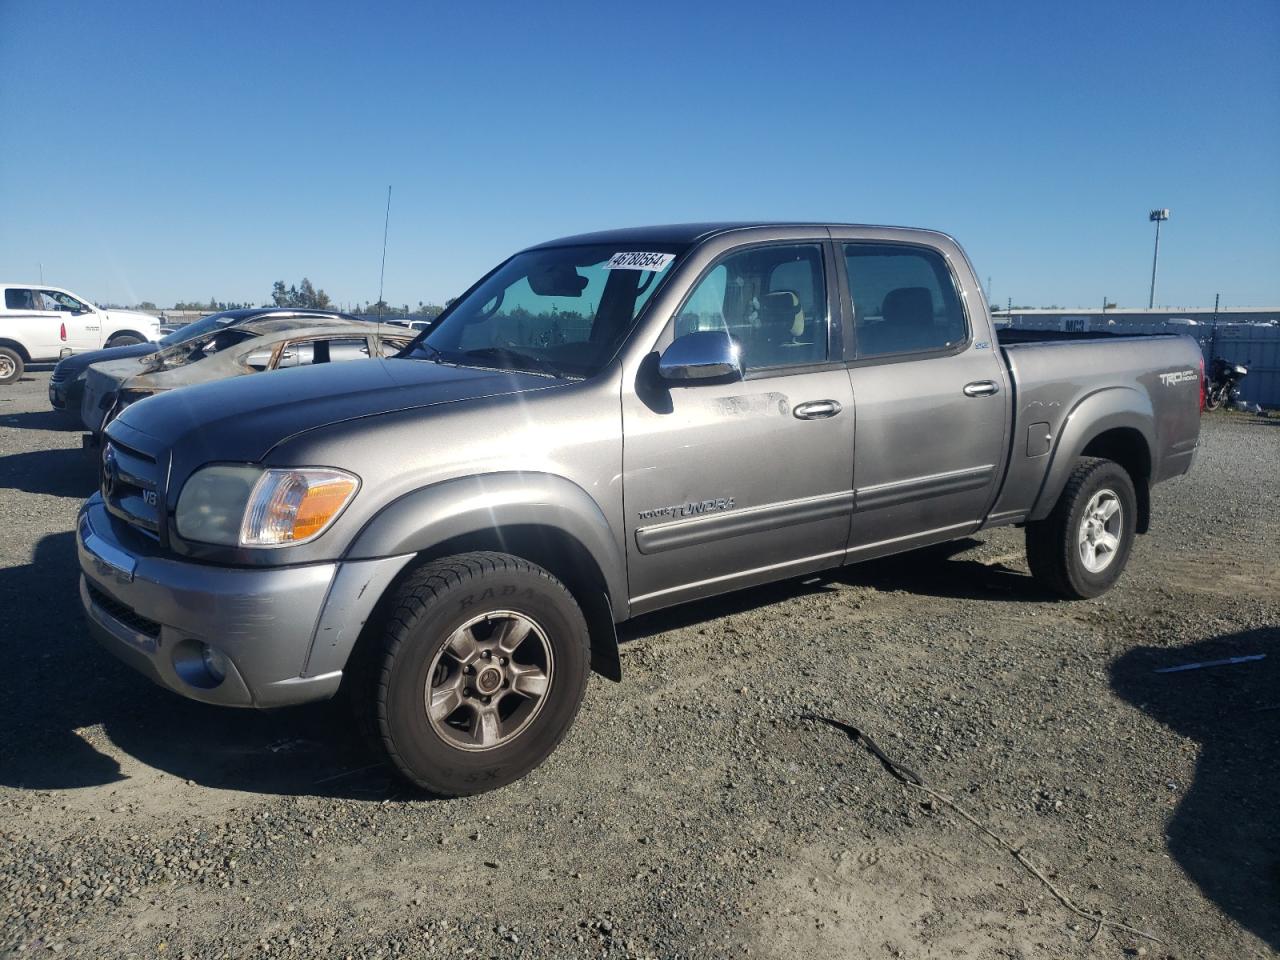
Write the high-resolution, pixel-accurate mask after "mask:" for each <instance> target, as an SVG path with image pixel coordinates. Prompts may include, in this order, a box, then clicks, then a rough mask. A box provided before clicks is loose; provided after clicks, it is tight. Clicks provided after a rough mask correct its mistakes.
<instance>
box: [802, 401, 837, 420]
mask: <svg viewBox="0 0 1280 960" xmlns="http://www.w3.org/2000/svg"><path fill="white" fill-rule="evenodd" d="M841 409H842V407H841V406H840V404H838V403H836V401H834V400H810V401H809V402H808V403H802V404H799V405H798V406H797V407H796V408H795V409H794V410H792V411H791V412H792V413H793V414H795V416H796V419H797V420H825V419H827V418H828V417H834V416H835V415H836V414H837V413H839V412H840V411H841Z"/></svg>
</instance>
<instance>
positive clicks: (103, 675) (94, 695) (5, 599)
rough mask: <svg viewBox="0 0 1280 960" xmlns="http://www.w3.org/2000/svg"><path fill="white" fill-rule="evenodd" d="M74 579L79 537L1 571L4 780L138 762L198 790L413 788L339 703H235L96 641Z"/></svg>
mask: <svg viewBox="0 0 1280 960" xmlns="http://www.w3.org/2000/svg"><path fill="white" fill-rule="evenodd" d="M77 578H78V571H77V566H76V558H75V539H74V537H73V535H72V534H70V533H59V534H53V535H50V536H48V537H45V538H44V539H43V540H41V541H40V542H39V544H37V546H36V550H35V554H34V559H33V561H32V563H30V564H28V565H26V566H21V567H11V568H8V569H4V570H0V609H2V610H4V611H5V619H6V622H7V625H6V628H5V630H4V631H3V633H2V634H0V656H3V657H4V659H5V662H6V679H7V683H6V692H5V696H4V697H3V698H0V730H3V731H4V736H3V737H0V783H4V784H6V785H8V786H12V787H17V788H20V789H28V790H67V789H77V788H85V787H94V786H101V785H104V784H110V783H115V782H119V781H123V780H126V779H128V778H129V776H131V775H132V774H131V771H132V770H133V768H134V767H135V766H137V764H138V763H140V764H145V765H146V766H149V767H152V768H154V769H157V770H161V771H164V772H165V773H167V774H170V775H171V776H174V777H178V778H181V779H185V780H191V781H194V782H195V783H197V784H199V785H201V786H205V787H214V788H221V789H232V790H242V791H247V792H252V793H271V794H282V795H316V796H341V797H348V798H377V799H383V798H385V797H388V796H392V795H395V794H397V793H407V792H408V790H407V788H405V787H404V786H403V785H402V784H401V782H400V781H399V780H398V779H397V778H395V776H394V775H393V771H391V770H390V769H389V768H387V767H385V766H383V765H381V764H378V763H375V758H374V757H373V756H372V755H371V754H370V753H369V752H368V751H367V750H366V749H365V748H364V745H363V743H362V742H360V740H359V738H358V737H357V736H356V734H355V731H354V729H353V727H354V724H353V723H352V722H351V721H350V718H349V717H348V716H347V714H346V712H345V711H344V710H342V709H341V705H340V704H337V703H324V704H316V705H312V706H307V707H296V708H292V709H287V710H276V711H270V712H259V711H252V710H228V709H225V708H219V707H211V706H207V705H205V704H199V703H195V702H193V701H189V700H186V699H184V698H182V697H179V696H177V695H176V694H173V693H170V692H168V691H166V690H163V689H161V688H160V687H157V686H155V685H154V684H152V683H151V682H150V681H149V680H147V679H146V678H144V677H142V676H140V675H138V674H136V673H134V672H133V671H132V670H130V669H129V668H128V667H126V666H124V665H123V664H121V663H119V662H118V661H116V660H115V658H114V657H112V656H111V655H110V654H109V653H107V652H106V651H105V650H102V649H101V648H100V647H98V646H97V644H95V643H94V642H93V640H92V639H91V638H90V636H89V633H88V630H87V629H86V628H85V625H84V621H83V614H82V613H81V610H80V604H79V600H78V599H76V598H77V592H76V591H77V587H76V584H77ZM98 725H101V727H102V735H101V736H100V735H99V734H98V732H97V731H96V729H94V728H95V727H97V726H98ZM104 738H105V740H106V744H102V746H101V748H99V746H98V744H101V743H102V740H103V739H104Z"/></svg>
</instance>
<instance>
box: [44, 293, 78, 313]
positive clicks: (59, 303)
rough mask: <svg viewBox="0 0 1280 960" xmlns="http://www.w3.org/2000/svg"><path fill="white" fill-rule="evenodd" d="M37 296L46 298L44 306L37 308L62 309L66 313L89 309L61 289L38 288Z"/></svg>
mask: <svg viewBox="0 0 1280 960" xmlns="http://www.w3.org/2000/svg"><path fill="white" fill-rule="evenodd" d="M36 296H37V299H41V298H43V300H44V305H43V307H39V308H37V309H43V310H61V311H63V312H64V313H84V312H85V311H87V310H88V309H89V308H88V307H87V306H85V305H84V304H83V303H81V302H80V301H79V300H77V299H76V298H75V297H73V296H71V294H69V293H63V292H62V291H61V290H38V291H36Z"/></svg>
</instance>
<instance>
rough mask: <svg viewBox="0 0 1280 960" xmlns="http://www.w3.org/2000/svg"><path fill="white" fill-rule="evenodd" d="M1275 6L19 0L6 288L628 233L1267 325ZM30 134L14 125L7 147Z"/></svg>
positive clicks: (438, 285)
mask: <svg viewBox="0 0 1280 960" xmlns="http://www.w3.org/2000/svg"><path fill="white" fill-rule="evenodd" d="M1277 51H1280V4H1277V3H1276V2H1275V0H1258V2H1240V3H1235V2H1225V3H1215V4H1209V3H1203V2H1199V3H1179V2H1161V3H1115V2H1106V3H1094V2H1076V3H1071V4H1040V3H1025V2H1022V3H1008V4H995V3H985V4H984V3H936V4H935V3H911V4H857V3H834V4H824V3H819V2H807V3H777V2H776V0H775V2H770V3H759V4H755V3H751V2H746V0H740V2H734V3H725V4H718V5H717V4H710V3H707V4H703V3H687V2H686V3H680V4H666V3H660V2H653V0H651V2H646V3H638V4H601V3H590V4H587V3H584V4H581V5H575V4H571V3H555V4H546V5H542V4H533V3H530V4H514V3H512V4H506V3H495V4H480V3H468V4H463V3H453V4H439V5H428V4H417V3H414V4H404V5H394V4H352V3H333V4H322V3H307V4H301V3H299V4H286V3H274V2H270V3H264V2H261V0H259V2H256V3H219V4H194V3H172V2H166V3H154V4H153V3H136V2H128V0H115V2H112V3H109V4H108V3H89V2H79V3H62V2H56V0H55V2H27V0H0V117H3V118H4V126H5V128H6V131H7V134H8V135H7V136H6V140H7V141H8V142H7V143H6V145H5V147H4V149H3V150H0V279H14V280H17V279H22V280H26V279H34V278H35V277H36V274H37V270H38V269H39V267H38V265H39V264H43V270H44V277H45V279H46V281H48V282H50V283H58V284H60V285H63V286H66V287H70V288H72V289H74V290H76V291H78V292H81V293H83V294H85V295H86V296H89V297H91V298H94V299H97V300H99V301H107V300H111V301H116V302H137V301H138V300H142V299H147V300H152V301H155V302H157V303H160V304H162V305H165V304H169V303H172V302H173V301H174V300H176V299H195V298H199V299H207V298H209V297H210V296H216V297H217V298H219V299H221V300H251V301H261V300H264V299H266V298H267V296H268V294H269V291H270V287H271V283H272V281H273V280H276V279H285V280H286V281H290V282H296V281H297V280H299V279H300V278H301V277H302V276H303V275H304V274H305V275H307V276H309V277H310V278H311V279H312V280H313V281H314V282H315V283H316V284H317V285H319V286H321V287H323V288H324V289H326V290H327V291H328V292H329V293H330V294H331V295H332V296H333V297H334V298H335V299H336V300H338V301H339V302H345V301H355V300H371V299H374V298H376V296H377V285H378V266H379V255H380V250H381V241H382V215H383V205H384V202H385V196H386V188H387V185H388V184H392V185H393V186H394V194H393V202H392V211H391V228H390V245H389V252H388V255H387V268H386V295H387V299H388V300H389V301H390V302H392V303H404V302H409V303H411V304H416V303H417V302H418V301H419V300H427V301H431V300H436V301H439V300H442V299H443V298H444V297H447V296H450V295H452V294H455V293H457V292H459V291H461V290H462V289H463V288H465V287H466V286H468V285H469V284H470V283H471V282H472V281H473V280H474V279H475V278H476V277H477V276H478V275H479V274H480V273H481V272H483V271H484V270H486V269H488V268H489V267H491V266H492V265H493V264H494V263H496V262H497V261H498V260H500V259H501V258H502V257H504V256H506V255H507V254H508V253H509V252H511V251H513V250H514V249H517V248H519V247H521V246H523V245H526V244H528V243H532V242H535V241H538V240H543V239H547V238H550V237H555V236H560V235H563V234H567V233H575V232H580V231H584V230H591V229H596V228H604V227H613V226H625V225H630V224H639V223H657V222H668V221H686V220H704V219H719V218H725V219H754V218H768V219H802V220H811V219H816V220H840V221H854V222H866V223H893V224H908V225H919V226H930V227H937V228H940V229H944V230H946V231H948V232H950V233H952V234H954V235H955V236H956V237H957V238H958V239H959V240H960V241H961V242H962V243H963V244H964V245H965V246H966V248H967V249H968V251H969V254H970V256H971V257H972V259H973V261H974V263H975V266H976V267H977V270H978V272H979V273H980V274H981V275H982V276H983V277H984V278H985V277H987V276H990V277H991V283H992V287H993V293H994V299H995V300H997V301H998V302H1000V303H1004V302H1005V301H1006V298H1009V297H1012V299H1013V302H1014V303H1029V304H1050V303H1058V304H1063V305H1085V306H1092V305H1100V304H1101V302H1102V297H1103V296H1104V295H1106V296H1108V297H1109V298H1110V299H1112V300H1115V301H1118V302H1119V303H1120V304H1122V305H1145V303H1146V296H1147V284H1148V282H1149V273H1150V267H1151V246H1152V227H1151V224H1149V223H1148V222H1147V216H1146V214H1147V211H1148V209H1150V208H1152V207H1156V206H1162V207H1169V208H1171V209H1172V210H1173V217H1172V219H1171V221H1170V222H1169V223H1168V224H1166V226H1165V230H1164V232H1163V236H1162V246H1161V281H1160V287H1159V294H1158V297H1157V300H1158V302H1160V303H1165V304H1169V305H1179V306H1191V305H1204V304H1208V305H1212V302H1213V296H1214V294H1215V293H1216V292H1220V293H1221V294H1222V296H1223V302H1224V303H1225V304H1231V305H1250V304H1252V305H1262V304H1277V303H1280V55H1278V54H1277ZM19 131H22V132H23V133H22V134H20V133H19Z"/></svg>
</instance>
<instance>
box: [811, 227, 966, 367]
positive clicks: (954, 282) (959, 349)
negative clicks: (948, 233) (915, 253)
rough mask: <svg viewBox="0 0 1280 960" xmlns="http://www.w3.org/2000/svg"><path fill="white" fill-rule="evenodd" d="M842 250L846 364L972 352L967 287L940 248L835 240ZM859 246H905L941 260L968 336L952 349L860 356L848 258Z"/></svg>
mask: <svg viewBox="0 0 1280 960" xmlns="http://www.w3.org/2000/svg"><path fill="white" fill-rule="evenodd" d="M833 242H834V244H835V245H836V246H837V247H838V248H839V249H838V251H837V255H836V257H835V259H836V267H837V270H838V271H839V288H840V294H839V295H840V316H841V320H842V326H843V328H844V329H846V330H848V332H849V333H848V336H847V337H845V339H844V358H845V364H846V365H847V366H850V367H865V366H870V365H872V364H880V363H902V362H904V361H909V360H931V359H933V358H935V357H950V356H954V355H956V354H958V353H963V352H964V351H965V350H967V349H969V347H970V345H971V344H972V343H973V317H972V316H971V315H970V312H969V304H968V302H967V301H966V300H965V298H964V297H963V296H962V295H961V294H962V292H963V290H964V288H963V287H962V286H961V285H960V278H959V276H958V275H957V274H956V267H955V264H954V263H952V262H951V258H950V257H948V256H947V255H946V254H945V253H944V252H943V251H941V250H939V249H938V248H937V247H933V246H930V245H929V244H927V243H909V242H906V241H902V240H875V239H870V238H868V239H863V240H856V239H849V238H843V239H836V240H835V241H833ZM857 245H867V246H877V247H901V248H903V249H910V250H922V251H924V252H925V253H926V254H932V255H933V256H935V257H937V258H939V259H940V260H941V261H942V263H943V265H944V266H945V267H946V270H947V277H948V278H949V279H950V281H951V289H952V291H953V292H954V293H955V297H956V302H957V303H959V304H960V315H961V316H962V317H963V318H964V326H965V337H964V339H963V340H961V341H959V342H957V343H954V344H952V345H951V346H949V347H939V348H937V349H934V350H902V351H898V352H896V353H878V354H873V355H871V356H867V357H864V356H861V355H860V354H859V353H858V328H857V323H856V317H855V316H854V310H853V292H852V287H851V285H850V283H849V265H848V259H847V258H846V257H845V255H844V248H845V247H852V246H857Z"/></svg>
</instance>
